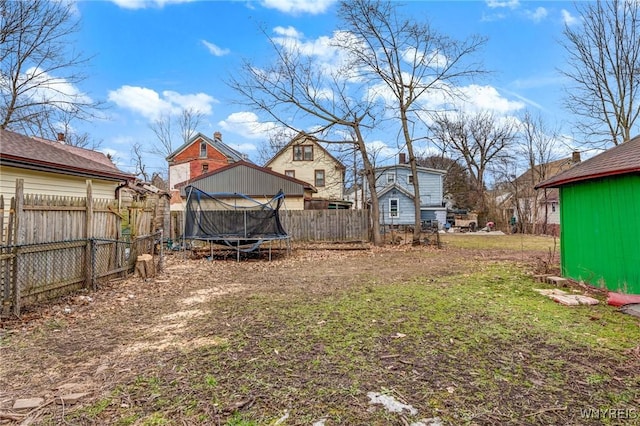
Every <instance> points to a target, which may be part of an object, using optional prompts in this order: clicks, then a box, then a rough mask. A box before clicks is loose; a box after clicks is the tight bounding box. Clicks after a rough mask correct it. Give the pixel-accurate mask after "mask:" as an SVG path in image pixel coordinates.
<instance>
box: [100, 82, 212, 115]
mask: <svg viewBox="0 0 640 426" xmlns="http://www.w3.org/2000/svg"><path fill="white" fill-rule="evenodd" d="M108 99H109V101H111V102H113V103H115V104H116V105H118V106H119V107H121V108H124V109H128V110H131V111H134V112H136V113H138V114H140V115H142V116H143V117H145V118H147V119H149V120H155V119H157V118H159V117H160V116H161V115H163V114H179V113H180V112H181V111H182V110H184V109H193V110H195V111H198V112H201V113H202V114H205V115H207V114H211V112H212V107H211V104H213V103H214V102H216V100H215V99H214V98H213V97H211V96H209V95H207V94H205V93H196V94H187V95H182V94H180V93H177V92H173V91H169V90H165V91H164V92H162V96H161V95H160V94H159V93H158V92H156V91H155V90H153V89H148V88H146V87H136V86H122V87H120V88H119V89H117V90H112V91H110V92H109V96H108Z"/></svg>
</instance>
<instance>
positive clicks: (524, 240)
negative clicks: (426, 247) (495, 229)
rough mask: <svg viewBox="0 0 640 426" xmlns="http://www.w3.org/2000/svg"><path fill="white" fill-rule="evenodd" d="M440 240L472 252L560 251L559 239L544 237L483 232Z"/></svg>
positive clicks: (451, 235)
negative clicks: (496, 250) (472, 250)
mask: <svg viewBox="0 0 640 426" xmlns="http://www.w3.org/2000/svg"><path fill="white" fill-rule="evenodd" d="M440 239H441V241H443V242H444V243H445V244H447V245H450V246H452V247H458V248H465V249H474V250H490V249H498V250H513V251H516V252H517V251H525V252H531V251H542V252H546V251H548V250H554V247H555V251H556V252H559V251H560V239H559V238H554V237H548V236H544V235H524V234H510V235H493V234H487V233H484V232H471V233H447V234H440Z"/></svg>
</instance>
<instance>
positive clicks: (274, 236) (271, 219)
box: [184, 185, 289, 251]
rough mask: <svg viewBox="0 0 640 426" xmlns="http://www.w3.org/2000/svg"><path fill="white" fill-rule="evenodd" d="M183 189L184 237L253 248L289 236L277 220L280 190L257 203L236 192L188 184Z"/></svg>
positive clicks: (244, 249) (236, 247)
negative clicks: (185, 202)
mask: <svg viewBox="0 0 640 426" xmlns="http://www.w3.org/2000/svg"><path fill="white" fill-rule="evenodd" d="M185 190H186V193H187V206H186V214H185V230H184V238H185V239H192V240H205V241H208V242H211V243H215V244H220V245H227V246H229V247H233V248H234V249H238V248H239V247H242V248H243V251H253V250H256V249H257V248H258V247H259V246H260V244H262V243H263V242H266V241H273V240H281V239H288V238H289V235H288V234H287V232H286V231H285V230H284V228H283V227H282V224H281V223H280V215H279V209H280V207H281V206H282V203H283V201H284V193H283V192H282V191H279V192H278V194H276V195H275V196H274V197H273V198H272V199H271V200H270V201H268V202H266V203H260V202H259V201H257V200H254V199H253V198H251V197H248V196H246V195H244V194H239V193H214V194H209V193H206V192H204V191H201V190H200V189H198V188H195V187H193V186H191V185H190V186H187V187H186V188H185ZM230 200H232V201H230Z"/></svg>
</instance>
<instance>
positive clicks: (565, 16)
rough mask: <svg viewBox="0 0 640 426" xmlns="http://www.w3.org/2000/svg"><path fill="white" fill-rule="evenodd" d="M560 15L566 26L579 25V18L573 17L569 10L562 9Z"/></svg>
mask: <svg viewBox="0 0 640 426" xmlns="http://www.w3.org/2000/svg"><path fill="white" fill-rule="evenodd" d="M560 13H562V21H563V22H564V23H565V24H566V25H575V24H577V23H578V18H576V17H575V16H573V15H571V13H570V12H569V11H568V10H566V9H562V11H561V12H560Z"/></svg>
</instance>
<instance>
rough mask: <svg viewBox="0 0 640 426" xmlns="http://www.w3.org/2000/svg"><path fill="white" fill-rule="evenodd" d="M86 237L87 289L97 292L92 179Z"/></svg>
mask: <svg viewBox="0 0 640 426" xmlns="http://www.w3.org/2000/svg"><path fill="white" fill-rule="evenodd" d="M84 234H85V235H84V237H85V238H86V240H87V246H86V247H87V248H86V250H85V287H87V288H88V287H91V288H93V289H94V290H95V287H96V283H95V282H94V280H93V253H92V249H93V244H92V243H91V242H92V240H91V239H92V238H93V186H92V182H91V179H87V201H86V215H85V232H84Z"/></svg>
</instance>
